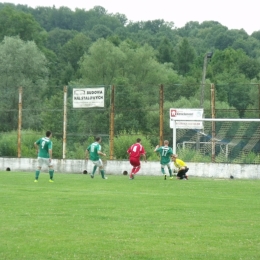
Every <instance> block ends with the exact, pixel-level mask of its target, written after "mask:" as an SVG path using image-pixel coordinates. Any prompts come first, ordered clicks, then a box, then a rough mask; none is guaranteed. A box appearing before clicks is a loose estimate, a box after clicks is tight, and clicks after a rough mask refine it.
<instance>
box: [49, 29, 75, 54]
mask: <svg viewBox="0 0 260 260" xmlns="http://www.w3.org/2000/svg"><path fill="white" fill-rule="evenodd" d="M77 34H78V32H76V31H73V30H64V29H60V28H55V29H53V30H51V31H50V32H48V37H47V42H46V47H47V48H48V49H51V50H52V51H54V52H55V53H56V54H58V53H59V51H60V49H61V48H62V46H63V45H64V44H66V43H67V42H68V41H69V40H72V39H73V38H74V37H75V36H76V35H77Z"/></svg>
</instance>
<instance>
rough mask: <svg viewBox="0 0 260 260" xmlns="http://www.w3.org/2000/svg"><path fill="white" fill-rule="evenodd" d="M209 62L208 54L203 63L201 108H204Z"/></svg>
mask: <svg viewBox="0 0 260 260" xmlns="http://www.w3.org/2000/svg"><path fill="white" fill-rule="evenodd" d="M207 62H208V54H207V53H206V55H205V56H204V63H203V72H202V81H201V93H200V107H201V108H203V107H204V92H205V80H206V71H207Z"/></svg>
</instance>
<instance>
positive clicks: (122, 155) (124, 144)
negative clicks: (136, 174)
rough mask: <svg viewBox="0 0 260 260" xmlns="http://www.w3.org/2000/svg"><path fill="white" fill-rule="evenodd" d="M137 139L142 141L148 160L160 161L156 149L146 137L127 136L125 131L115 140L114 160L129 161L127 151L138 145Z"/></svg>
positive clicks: (134, 134)
mask: <svg viewBox="0 0 260 260" xmlns="http://www.w3.org/2000/svg"><path fill="white" fill-rule="evenodd" d="M137 138H140V139H141V140H142V141H141V144H142V145H143V147H144V149H145V151H146V158H147V159H148V160H158V156H157V155H156V154H155V153H154V151H153V150H154V148H153V147H152V145H151V142H150V140H149V139H148V138H147V137H146V136H144V135H142V134H139V133H130V134H127V133H126V132H125V131H123V132H121V133H120V135H118V136H117V137H116V138H115V139H114V159H128V158H129V157H128V153H127V150H128V148H129V147H130V146H131V145H132V144H134V143H136V139H137Z"/></svg>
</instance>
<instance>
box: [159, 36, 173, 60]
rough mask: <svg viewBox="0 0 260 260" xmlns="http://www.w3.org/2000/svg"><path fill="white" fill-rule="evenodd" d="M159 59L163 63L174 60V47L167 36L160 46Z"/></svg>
mask: <svg viewBox="0 0 260 260" xmlns="http://www.w3.org/2000/svg"><path fill="white" fill-rule="evenodd" d="M158 52H159V53H158V60H159V62H161V63H165V62H168V63H169V62H172V61H173V47H172V45H171V44H170V41H169V40H168V39H167V38H164V39H163V40H162V42H161V44H160V45H159V47H158Z"/></svg>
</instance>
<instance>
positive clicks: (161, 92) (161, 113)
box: [160, 84, 163, 146]
mask: <svg viewBox="0 0 260 260" xmlns="http://www.w3.org/2000/svg"><path fill="white" fill-rule="evenodd" d="M162 145H163V85H162V84H161V85H160V146H162Z"/></svg>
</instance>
